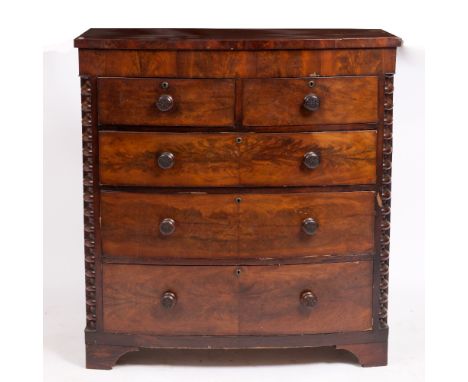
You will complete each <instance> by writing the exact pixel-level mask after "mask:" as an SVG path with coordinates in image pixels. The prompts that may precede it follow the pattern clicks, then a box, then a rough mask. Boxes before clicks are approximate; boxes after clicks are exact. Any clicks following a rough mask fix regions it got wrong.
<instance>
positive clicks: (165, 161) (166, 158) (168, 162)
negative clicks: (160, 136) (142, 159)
mask: <svg viewBox="0 0 468 382" xmlns="http://www.w3.org/2000/svg"><path fill="white" fill-rule="evenodd" d="M174 162H175V155H174V154H172V153H170V152H164V153H162V154H161V155H159V157H158V166H159V167H161V168H162V169H163V170H167V169H169V168H171V167H172V166H174Z"/></svg>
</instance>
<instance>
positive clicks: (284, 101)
mask: <svg viewBox="0 0 468 382" xmlns="http://www.w3.org/2000/svg"><path fill="white" fill-rule="evenodd" d="M311 81H312V82H311ZM309 84H310V85H312V86H310V85H309ZM377 93H378V79H377V77H329V78H327V77H325V78H322V77H321V78H314V79H312V78H304V79H256V80H245V81H243V96H242V100H243V119H242V123H243V124H244V125H245V126H282V125H311V124H318V123H329V124H342V123H369V122H376V121H377V120H378V113H377V104H378V100H377ZM308 94H314V95H316V96H318V97H319V98H320V106H319V108H318V109H317V110H316V111H308V110H306V109H305V108H304V107H303V101H304V97H305V96H307V95H308Z"/></svg>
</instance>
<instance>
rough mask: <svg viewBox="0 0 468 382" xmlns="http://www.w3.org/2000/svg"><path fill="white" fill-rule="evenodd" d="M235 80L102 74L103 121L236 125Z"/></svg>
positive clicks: (142, 123)
mask: <svg viewBox="0 0 468 382" xmlns="http://www.w3.org/2000/svg"><path fill="white" fill-rule="evenodd" d="M234 96H235V92H234V81H233V80H221V79H220V80H214V79H206V80H205V79H203V80H192V79H190V80H189V79H161V78H158V79H146V78H100V79H99V80H98V108H99V113H98V114H99V123H100V124H101V125H146V126H232V125H233V124H234V103H235V102H234V98H235V97H234Z"/></svg>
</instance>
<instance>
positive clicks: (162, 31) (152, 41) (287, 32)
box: [75, 28, 401, 50]
mask: <svg viewBox="0 0 468 382" xmlns="http://www.w3.org/2000/svg"><path fill="white" fill-rule="evenodd" d="M400 45H401V39H400V38H399V37H396V36H394V35H392V34H390V33H388V32H385V31H384V30H381V29H168V28H149V29H133V28H132V29H125V28H109V29H107V28H106V29H101V28H92V29H89V30H88V31H86V32H85V33H83V34H82V35H80V36H79V37H77V38H76V39H75V47H76V48H81V49H157V50H173V49H174V50H192V49H197V50H205V49H206V50H256V49H265V50H275V49H286V50H289V49H291V50H294V49H340V48H392V47H397V46H400Z"/></svg>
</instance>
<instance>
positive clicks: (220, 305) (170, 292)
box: [103, 261, 372, 335]
mask: <svg viewBox="0 0 468 382" xmlns="http://www.w3.org/2000/svg"><path fill="white" fill-rule="evenodd" d="M103 304H104V317H103V318H104V320H103V321H104V330H105V331H106V332H114V333H143V334H159V335H172V334H181V335H182V334H185V335H231V334H246V335H249V334H252V335H254V334H276V335H280V334H312V333H333V332H347V331H363V330H370V329H371V327H372V309H371V307H372V263H371V262H368V261H363V262H352V263H328V264H308V265H287V266H243V267H235V266H148V265H122V264H120V265H118V264H104V267H103Z"/></svg>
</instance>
